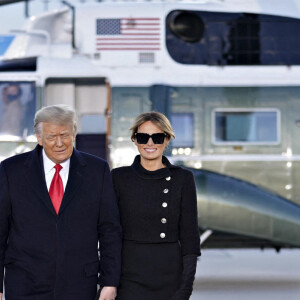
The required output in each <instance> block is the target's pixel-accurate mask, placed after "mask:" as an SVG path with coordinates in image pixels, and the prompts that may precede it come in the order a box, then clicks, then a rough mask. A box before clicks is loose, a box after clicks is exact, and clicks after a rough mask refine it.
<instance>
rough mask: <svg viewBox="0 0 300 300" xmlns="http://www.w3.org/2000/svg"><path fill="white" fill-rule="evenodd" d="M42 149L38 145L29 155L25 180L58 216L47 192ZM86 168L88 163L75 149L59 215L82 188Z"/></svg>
mask: <svg viewBox="0 0 300 300" xmlns="http://www.w3.org/2000/svg"><path fill="white" fill-rule="evenodd" d="M42 149H43V148H42V147H41V146H40V145H37V146H36V148H35V149H34V150H33V151H31V153H30V154H29V156H28V159H27V160H26V162H25V167H26V170H27V172H26V176H25V178H26V180H27V184H28V186H30V187H31V188H32V190H33V191H34V192H35V193H36V194H37V195H38V197H39V198H40V199H41V200H42V202H43V203H44V204H45V206H46V207H47V208H48V209H49V210H50V211H51V213H52V214H54V215H56V213H55V210H54V208H53V205H52V202H51V199H50V197H49V193H48V190H47V185H46V180H45V174H44V166H43V157H42ZM85 166H86V162H85V160H84V158H83V157H82V155H81V154H80V152H79V151H77V150H76V149H74V150H73V153H72V156H71V161H70V171H69V178H68V182H67V186H66V190H65V193H64V197H63V200H62V204H61V207H60V210H59V215H60V214H61V213H62V212H63V210H64V209H65V208H66V207H67V206H68V204H69V203H70V201H71V200H72V198H73V197H74V195H76V192H77V190H78V188H79V187H80V186H81V184H82V182H83V178H84V176H83V174H84V171H85Z"/></svg>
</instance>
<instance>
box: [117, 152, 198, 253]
mask: <svg viewBox="0 0 300 300" xmlns="http://www.w3.org/2000/svg"><path fill="white" fill-rule="evenodd" d="M162 162H163V164H164V165H165V166H166V168H162V169H159V170H157V171H148V170H146V169H144V168H143V167H142V166H141V164H140V156H139V155H138V156H136V157H135V160H134V162H133V164H132V165H131V166H129V167H121V168H116V169H114V170H113V171H112V176H113V182H114V187H115V191H116V194H117V198H118V201H119V208H120V214H121V223H122V227H123V238H124V239H125V240H131V241H136V242H143V243H170V242H177V241H179V243H180V245H181V253H182V255H183V256H184V255H188V254H195V255H200V238H199V230H198V218H197V197H196V188H195V182H194V177H193V174H192V173H191V172H190V171H189V170H186V169H183V168H181V167H178V166H174V165H172V164H171V163H170V162H169V161H168V159H167V158H166V157H164V156H163V160H162Z"/></svg>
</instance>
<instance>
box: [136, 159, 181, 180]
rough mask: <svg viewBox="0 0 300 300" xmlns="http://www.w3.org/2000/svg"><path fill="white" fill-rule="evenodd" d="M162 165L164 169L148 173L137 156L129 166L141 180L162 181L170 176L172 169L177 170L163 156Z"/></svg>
mask: <svg viewBox="0 0 300 300" xmlns="http://www.w3.org/2000/svg"><path fill="white" fill-rule="evenodd" d="M162 163H163V164H164V165H165V166H166V168H162V169H158V170H156V171H148V170H146V169H145V168H143V167H142V165H141V156H140V155H137V156H136V157H135V159H134V161H133V164H132V165H131V168H132V169H133V170H134V171H135V172H136V174H137V175H138V176H140V177H142V178H143V179H162V178H166V177H169V176H172V169H178V168H179V167H177V166H174V165H172V164H171V163H170V162H169V160H168V159H167V158H166V157H165V156H163V157H162Z"/></svg>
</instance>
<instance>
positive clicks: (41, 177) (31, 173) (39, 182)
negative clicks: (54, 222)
mask: <svg viewBox="0 0 300 300" xmlns="http://www.w3.org/2000/svg"><path fill="white" fill-rule="evenodd" d="M25 167H26V168H25V170H26V174H25V176H24V177H25V178H26V180H27V184H28V186H29V187H30V188H31V189H32V190H33V192H34V193H35V194H36V195H37V196H38V197H39V198H40V199H41V201H42V202H43V203H44V204H45V206H46V207H47V208H48V209H49V210H50V211H51V213H52V214H54V215H56V213H55V210H54V208H53V205H52V202H51V199H50V197H49V193H48V190H47V184H46V179H45V174H44V165H43V158H42V147H41V146H39V145H37V146H36V148H35V149H34V150H33V151H31V154H30V155H29V157H28V159H27V160H26V162H25Z"/></svg>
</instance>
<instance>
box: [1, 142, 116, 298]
mask: <svg viewBox="0 0 300 300" xmlns="http://www.w3.org/2000/svg"><path fill="white" fill-rule="evenodd" d="M41 152H42V148H41V147H40V146H37V147H36V148H35V149H34V150H33V151H31V152H28V153H24V154H21V155H17V156H14V157H11V158H8V159H6V160H4V161H3V162H2V163H1V165H0V291H2V289H1V288H2V282H3V277H4V269H5V278H4V286H5V292H6V300H94V298H95V295H96V286H97V283H98V282H100V283H101V285H104V286H116V285H118V283H119V277H120V255H121V253H120V252H121V228H120V223H119V213H118V208H117V203H116V199H115V195H114V191H113V188H112V183H111V176H110V171H109V167H108V164H107V163H106V162H105V161H104V160H102V159H99V158H96V157H94V156H92V155H89V154H86V153H82V152H79V151H77V150H76V149H74V151H73V154H72V156H71V161H70V171H69V178H68V182H67V186H66V190H65V194H64V197H63V200H62V204H61V208H60V211H59V214H58V215H56V213H55V211H54V209H53V206H52V203H51V200H50V197H49V195H48V190H47V186H46V181H45V175H44V168H43V161H42V155H41ZM98 241H99V242H100V253H101V258H100V260H99V256H98V248H97V247H98ZM98 273H100V279H98Z"/></svg>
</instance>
